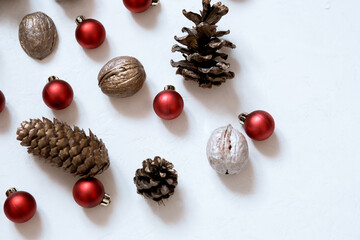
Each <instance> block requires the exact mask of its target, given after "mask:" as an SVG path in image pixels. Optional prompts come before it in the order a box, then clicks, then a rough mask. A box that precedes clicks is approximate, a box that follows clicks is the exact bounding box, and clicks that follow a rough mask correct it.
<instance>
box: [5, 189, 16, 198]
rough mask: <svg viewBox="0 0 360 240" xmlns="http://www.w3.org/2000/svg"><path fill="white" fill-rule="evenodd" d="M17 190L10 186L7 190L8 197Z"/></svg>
mask: <svg viewBox="0 0 360 240" xmlns="http://www.w3.org/2000/svg"><path fill="white" fill-rule="evenodd" d="M16 192H17V190H16V188H10V189H9V190H7V191H6V193H5V195H6V197H9V196H10V195H11V194H13V193H16Z"/></svg>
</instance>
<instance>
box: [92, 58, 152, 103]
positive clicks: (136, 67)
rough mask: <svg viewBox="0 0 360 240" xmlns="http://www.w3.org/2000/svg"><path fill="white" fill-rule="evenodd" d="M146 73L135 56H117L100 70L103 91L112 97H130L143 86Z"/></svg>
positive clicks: (100, 85)
mask: <svg viewBox="0 0 360 240" xmlns="http://www.w3.org/2000/svg"><path fill="white" fill-rule="evenodd" d="M145 79H146V73H145V69H144V67H143V65H142V64H141V63H140V62H139V60H137V59H136V58H134V57H128V56H124V57H116V58H114V59H111V60H110V61H109V62H107V63H106V64H105V65H104V66H103V67H102V69H101V70H100V72H99V75H98V81H99V87H100V88H101V91H102V92H103V93H105V94H107V95H109V96H111V97H120V98H125V97H130V96H132V95H134V94H135V93H137V92H138V91H139V90H140V89H141V88H142V86H143V84H144V82H145Z"/></svg>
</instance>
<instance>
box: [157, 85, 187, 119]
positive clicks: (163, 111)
mask: <svg viewBox="0 0 360 240" xmlns="http://www.w3.org/2000/svg"><path fill="white" fill-rule="evenodd" d="M153 107H154V111H155V113H156V114H157V115H158V116H159V117H160V118H162V119H165V120H171V119H174V118H177V117H178V116H179V115H180V114H181V113H182V111H183V109H184V100H183V98H182V97H181V95H180V94H179V93H178V92H176V91H175V88H174V87H173V86H166V87H165V90H164V91H161V92H160V93H158V95H156V97H155V99H154V102H153Z"/></svg>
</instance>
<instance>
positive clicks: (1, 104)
mask: <svg viewBox="0 0 360 240" xmlns="http://www.w3.org/2000/svg"><path fill="white" fill-rule="evenodd" d="M5 103H6V100H5V96H4V94H3V93H2V91H0V113H1V112H2V111H3V110H4V108H5Z"/></svg>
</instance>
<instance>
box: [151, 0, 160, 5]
mask: <svg viewBox="0 0 360 240" xmlns="http://www.w3.org/2000/svg"><path fill="white" fill-rule="evenodd" d="M159 4H160V0H152V3H151V6H156V5H159Z"/></svg>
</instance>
